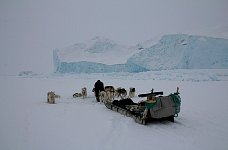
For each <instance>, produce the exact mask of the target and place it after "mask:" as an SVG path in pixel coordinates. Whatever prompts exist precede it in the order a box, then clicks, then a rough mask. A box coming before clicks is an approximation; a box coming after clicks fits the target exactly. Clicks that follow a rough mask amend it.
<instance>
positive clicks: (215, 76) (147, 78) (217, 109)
mask: <svg viewBox="0 0 228 150" xmlns="http://www.w3.org/2000/svg"><path fill="white" fill-rule="evenodd" d="M97 79H100V80H101V81H103V82H104V84H105V85H114V86H115V87H119V86H121V87H124V88H126V89H128V88H129V87H135V88H136V95H138V94H140V93H146V92H148V91H150V90H151V88H154V89H155V91H163V92H164V95H168V94H170V93H172V92H174V91H175V90H176V87H177V86H179V87H180V96H181V98H182V104H181V112H180V114H179V117H178V118H175V123H171V122H166V121H165V122H154V123H150V124H148V125H146V126H144V125H140V124H137V123H135V122H134V120H133V119H132V118H129V117H126V116H123V115H121V114H118V113H116V112H113V111H111V110H109V109H107V108H106V107H105V106H104V105H103V104H100V103H96V100H95V97H94V95H93V93H92V92H91V91H92V88H93V85H94V83H95V81H96V80H97ZM0 83H1V84H0V90H1V94H0V149H1V150H16V149H17V150H31V149H32V150H50V149H54V150H63V149H67V150H75V149H80V150H88V149H93V150H120V149H129V150H139V149H141V150H143V149H156V150H166V149H176V150H183V149H184V150H196V149H197V150H214V149H216V150H226V149H227V148H228V146H227V141H228V126H227V124H228V113H227V108H228V101H227V100H228V93H227V89H228V70H227V69H224V70H212V69H211V70H210V69H209V70H172V71H168V70H166V71H154V72H144V73H137V74H133V73H132V74H131V73H110V74H107V73H106V74H77V75H69V74H68V75H37V74H35V75H34V74H29V75H27V74H24V75H22V74H20V76H17V75H16V76H9V75H4V76H3V75H2V76H0ZM84 86H86V87H87V89H88V98H87V99H85V100H82V99H81V98H76V99H74V98H72V94H73V93H75V92H80V89H81V88H82V87H84ZM51 90H53V91H55V92H56V93H57V94H59V95H61V98H60V99H57V104H53V105H51V104H47V103H46V99H47V92H48V91H51ZM133 100H134V101H139V100H140V99H139V98H138V97H135V98H133Z"/></svg>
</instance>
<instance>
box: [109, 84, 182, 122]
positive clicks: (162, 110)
mask: <svg viewBox="0 0 228 150" xmlns="http://www.w3.org/2000/svg"><path fill="white" fill-rule="evenodd" d="M179 94H180V93H179V88H178V87H177V91H176V92H175V93H172V94H170V95H168V96H162V95H163V92H154V91H153V89H152V91H151V92H150V93H147V94H139V95H138V97H146V100H142V101H140V102H138V103H135V102H133V101H132V100H131V99H129V98H127V99H121V100H114V101H113V102H106V103H105V106H106V107H107V108H109V109H111V110H113V111H116V112H118V113H120V114H123V115H126V116H128V117H132V118H133V119H134V120H135V121H136V122H137V123H140V124H144V125H145V124H146V123H148V122H150V121H153V120H169V121H171V122H174V117H177V116H178V113H179V112H180V105H181V98H180V96H179Z"/></svg>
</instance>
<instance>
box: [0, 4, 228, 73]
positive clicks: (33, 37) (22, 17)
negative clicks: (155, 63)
mask: <svg viewBox="0 0 228 150" xmlns="http://www.w3.org/2000/svg"><path fill="white" fill-rule="evenodd" d="M212 29H216V30H217V31H220V32H222V33H220V35H222V34H223V35H224V34H225V37H228V35H227V33H228V0H0V54H1V55H0V63H1V64H0V73H1V74H3V73H11V72H12V70H14V71H13V72H15V71H16V72H17V71H23V70H33V71H37V72H52V71H53V66H52V65H53V64H52V51H53V49H55V48H62V47H66V46H69V45H72V44H74V43H77V42H83V41H85V40H88V39H91V38H93V37H94V36H103V37H107V38H109V39H112V40H114V41H116V42H117V43H119V44H125V45H135V44H137V43H139V42H142V41H145V40H148V39H151V38H153V37H155V36H157V35H163V34H169V33H189V34H204V32H210V30H212Z"/></svg>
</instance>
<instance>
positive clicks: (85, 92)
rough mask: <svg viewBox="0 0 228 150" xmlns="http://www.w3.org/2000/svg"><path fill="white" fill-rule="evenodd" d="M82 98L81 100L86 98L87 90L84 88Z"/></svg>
mask: <svg viewBox="0 0 228 150" xmlns="http://www.w3.org/2000/svg"><path fill="white" fill-rule="evenodd" d="M82 98H83V99H85V98H87V89H86V87H84V88H82Z"/></svg>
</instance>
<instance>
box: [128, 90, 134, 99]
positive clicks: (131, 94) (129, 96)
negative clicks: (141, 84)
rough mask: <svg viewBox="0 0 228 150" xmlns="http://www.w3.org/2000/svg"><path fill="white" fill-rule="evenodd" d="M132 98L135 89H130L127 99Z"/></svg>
mask: <svg viewBox="0 0 228 150" xmlns="http://www.w3.org/2000/svg"><path fill="white" fill-rule="evenodd" d="M133 97H135V88H133V87H130V91H129V95H128V98H133Z"/></svg>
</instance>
